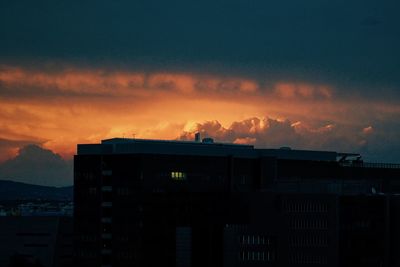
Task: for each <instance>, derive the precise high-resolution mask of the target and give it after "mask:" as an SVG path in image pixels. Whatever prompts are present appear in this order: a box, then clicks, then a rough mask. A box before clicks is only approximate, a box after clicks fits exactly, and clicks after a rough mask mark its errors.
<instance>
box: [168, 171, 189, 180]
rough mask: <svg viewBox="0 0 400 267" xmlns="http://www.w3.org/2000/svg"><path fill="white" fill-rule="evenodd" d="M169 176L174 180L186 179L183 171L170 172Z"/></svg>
mask: <svg viewBox="0 0 400 267" xmlns="http://www.w3.org/2000/svg"><path fill="white" fill-rule="evenodd" d="M171 178H172V180H175V181H183V180H186V173H184V172H171Z"/></svg>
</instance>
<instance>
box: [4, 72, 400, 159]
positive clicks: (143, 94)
mask: <svg viewBox="0 0 400 267" xmlns="http://www.w3.org/2000/svg"><path fill="white" fill-rule="evenodd" d="M262 84H265V83H263V82H262V81H257V80H254V79H249V78H248V77H236V76H232V77H227V76H218V75H206V74H204V73H200V74H196V73H194V74H193V73H168V72H151V73H149V72H143V71H107V70H100V69H79V68H69V69H63V70H58V71H56V70H52V71H44V70H33V69H25V68H22V67H9V66H3V67H1V68H0V139H1V138H3V139H5V140H13V141H16V142H11V143H7V146H3V147H2V148H1V147H0V152H1V153H2V154H3V155H7V157H8V156H9V155H12V154H14V153H15V151H17V149H18V147H19V146H20V145H21V144H25V143H26V142H36V143H40V144H43V146H44V147H45V148H49V149H51V150H53V151H55V152H56V153H58V154H61V155H63V156H64V157H71V155H73V154H74V153H75V147H76V144H77V143H93V142H99V141H100V140H101V139H104V138H111V137H116V136H117V137H118V136H119V137H122V136H125V137H132V136H135V137H137V138H159V139H175V138H177V137H179V136H180V135H181V134H182V132H192V129H195V128H197V127H198V124H199V123H202V122H204V121H209V122H212V123H208V124H207V125H206V126H207V127H209V128H207V129H219V130H218V131H214V132H215V134H216V136H215V137H217V138H228V137H229V138H228V139H226V140H229V141H231V142H241V143H257V142H258V141H259V138H258V137H257V136H256V135H257V134H259V133H264V132H266V131H269V132H268V133H269V134H270V138H271V142H272V143H271V144H278V143H279V142H282V143H284V141H285V138H292V139H291V140H294V139H293V138H297V137H298V136H304V135H307V136H309V135H312V134H315V135H318V136H319V137H318V138H319V139H318V140H322V136H329V138H328V137H327V138H328V139H329V140H331V139H332V138H334V137H335V136H342V137H343V138H344V137H346V138H347V135H348V134H350V131H343V132H341V131H342V130H341V129H343V127H342V128H341V126H340V125H353V126H354V127H356V128H357V129H358V130H357V132H358V133H361V132H364V133H367V132H368V131H370V130H368V129H367V128H365V125H374V126H375V122H376V121H385V120H388V123H390V121H391V120H393V118H397V117H398V115H400V108H399V105H396V104H395V103H394V104H388V103H384V102H371V101H370V99H351V98H348V99H340V98H338V97H337V96H336V95H335V94H334V92H335V90H334V88H333V87H332V86H330V85H321V84H318V83H312V82H310V81H307V82H291V81H285V82H279V83H276V84H275V85H274V86H272V88H264V85H262ZM265 115H268V116H269V118H272V119H269V120H268V119H263V118H264V117H265ZM248 118H250V119H248ZM278 118H280V119H279V120H278ZM202 125H203V124H202ZM329 125H331V126H329ZM337 125H339V127H336V126H337ZM203 126H204V125H203ZM333 126H335V127H333ZM213 127H214V128H213ZM363 128H365V129H364V130H362V129H363ZM272 131H274V132H273V133H272ZM374 131H375V127H374ZM233 133H235V134H236V135H238V134H239V136H235V138H233ZM279 133H286V134H280V135H279ZM364 135H365V134H364ZM190 137H191V136H190ZM254 138H255V139H254ZM328 139H327V140H328ZM24 142H25V143H24ZM296 142H297V141H296ZM298 142H300V141H298ZM311 143H312V142H311ZM320 143H323V142H322V141H320ZM264 144H265V145H267V144H269V143H264ZM282 145H285V144H282ZM310 146H314V147H318V145H317V144H316V143H315V144H314V145H312V144H311V145H310ZM0 160H1V159H0ZM3 160H4V158H3Z"/></svg>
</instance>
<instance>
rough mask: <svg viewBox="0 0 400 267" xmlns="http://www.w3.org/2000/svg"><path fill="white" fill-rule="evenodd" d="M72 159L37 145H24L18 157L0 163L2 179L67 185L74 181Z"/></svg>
mask: <svg viewBox="0 0 400 267" xmlns="http://www.w3.org/2000/svg"><path fill="white" fill-rule="evenodd" d="M72 169H73V166H72V161H71V160H70V161H66V160H64V159H63V158H61V156H60V155H58V154H55V153H53V152H52V151H50V150H47V149H43V148H41V147H40V146H37V145H27V146H24V147H22V148H21V149H20V150H19V151H18V154H17V156H16V157H14V158H11V159H9V160H8V161H5V162H4V163H2V164H0V179H3V180H13V181H18V182H24V183H30V184H38V185H46V186H67V185H71V184H72V183H73V182H72V180H73V171H72Z"/></svg>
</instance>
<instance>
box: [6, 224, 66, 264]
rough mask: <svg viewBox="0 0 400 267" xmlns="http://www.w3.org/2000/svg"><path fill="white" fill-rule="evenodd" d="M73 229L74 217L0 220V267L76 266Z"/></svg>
mask: <svg viewBox="0 0 400 267" xmlns="http://www.w3.org/2000/svg"><path fill="white" fill-rule="evenodd" d="M72 227H73V224H72V218H71V217H56V216H52V217H33V216H27V217H22V216H7V217H0V266H2V267H3V266H4V267H7V266H25V265H21V264H22V262H24V263H26V262H27V263H31V264H32V266H43V267H71V266H73V265H72V256H73V247H72V246H73V235H72V234H73V228H72ZM35 264H36V265H35ZM29 266H30V265H29Z"/></svg>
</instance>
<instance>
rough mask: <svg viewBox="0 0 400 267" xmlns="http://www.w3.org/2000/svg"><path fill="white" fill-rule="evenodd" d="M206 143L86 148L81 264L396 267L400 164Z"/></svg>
mask: <svg viewBox="0 0 400 267" xmlns="http://www.w3.org/2000/svg"><path fill="white" fill-rule="evenodd" d="M205 141H206V142H181V141H160V140H139V139H119V138H115V139H109V140H104V141H102V143H101V144H91V145H78V153H77V155H76V156H75V159H74V161H75V162H74V166H75V167H74V168H75V171H74V174H75V177H74V184H75V188H74V190H75V191H74V198H75V200H74V202H75V210H74V212H75V214H74V222H75V223H74V226H75V266H86V267H88V266H103V267H106V266H107V267H109V266H113V267H114V266H221V267H222V266H226V267H228V266H399V265H398V264H399V259H398V253H397V252H398V251H399V248H400V247H399V241H398V240H399V237H400V236H399V229H398V225H400V224H399V223H400V222H399V199H398V195H397V193H399V192H400V168H399V166H398V165H394V164H368V163H365V162H363V161H362V160H361V158H360V156H359V155H356V154H343V153H336V152H320V151H301V150H291V149H288V148H284V149H255V148H254V147H253V146H248V145H235V144H221V143H214V142H213V141H212V140H210V139H207V140H205Z"/></svg>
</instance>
